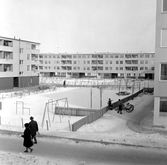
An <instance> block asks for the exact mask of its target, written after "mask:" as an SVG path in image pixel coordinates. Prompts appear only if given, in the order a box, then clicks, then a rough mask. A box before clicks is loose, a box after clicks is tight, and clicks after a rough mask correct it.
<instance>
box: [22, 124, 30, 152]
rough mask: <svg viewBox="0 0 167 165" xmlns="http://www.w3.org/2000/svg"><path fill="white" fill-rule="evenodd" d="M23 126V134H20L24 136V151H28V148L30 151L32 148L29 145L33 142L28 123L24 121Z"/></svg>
mask: <svg viewBox="0 0 167 165" xmlns="http://www.w3.org/2000/svg"><path fill="white" fill-rule="evenodd" d="M24 126H25V130H24V134H23V135H21V136H22V137H23V138H24V141H23V146H24V147H26V150H25V151H24V152H28V149H29V150H30V152H32V151H33V149H32V148H31V147H32V146H33V142H32V137H31V132H30V128H29V124H28V123H25V124H24Z"/></svg>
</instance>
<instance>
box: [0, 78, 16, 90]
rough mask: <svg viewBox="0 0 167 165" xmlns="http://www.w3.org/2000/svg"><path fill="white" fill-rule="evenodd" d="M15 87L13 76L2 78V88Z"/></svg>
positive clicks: (0, 87) (0, 82)
mask: <svg viewBox="0 0 167 165" xmlns="http://www.w3.org/2000/svg"><path fill="white" fill-rule="evenodd" d="M12 88H13V77H4V78H0V90H5V89H12Z"/></svg>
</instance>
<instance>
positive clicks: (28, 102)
mask: <svg viewBox="0 0 167 165" xmlns="http://www.w3.org/2000/svg"><path fill="white" fill-rule="evenodd" d="M82 90H83V91H84V92H85V93H87V95H84V94H83V95H82V99H80V100H81V102H80V101H79V99H78V100H77V101H76V94H77V92H78V91H82ZM98 91H99V90H96V89H93V95H92V98H93V108H99V100H100V98H99V95H98ZM116 92H117V91H116V90H103V106H106V104H107V101H108V98H109V97H110V98H112V99H113V101H117V100H118V99H119V98H123V97H120V96H117V95H115V93H116ZM74 93H75V97H74V96H73V95H74ZM63 96H64V97H65V96H69V97H68V102H69V107H90V89H89V88H88V89H87V88H84V89H82V88H59V89H58V90H57V91H52V92H47V93H42V94H38V95H27V96H23V97H14V98H5V99H2V100H0V101H1V102H2V110H0V116H1V120H0V122H1V125H0V129H2V130H12V131H18V132H23V130H24V128H23V127H22V125H23V124H24V123H25V122H29V117H30V116H34V119H35V120H36V121H37V122H38V124H39V127H40V128H39V132H40V135H38V138H40V136H43V135H47V136H49V135H50V136H57V137H63V138H71V139H73V138H75V139H83V140H89V141H95V142H97V141H99V142H108V143H111V144H112V143H113V144H114V143H116V144H120V145H124V144H128V145H131V146H145V147H149V148H163V149H167V143H166V142H167V136H166V135H161V134H159V133H154V134H146V133H137V132H134V131H132V130H131V129H129V128H128V126H127V125H126V123H127V120H128V119H129V117H130V116H131V117H133V115H135V114H137V113H138V112H139V111H140V110H142V109H143V108H145V107H146V106H148V105H149V103H150V102H151V101H152V100H153V96H152V95H142V96H139V97H137V98H135V99H134V100H131V101H130V103H132V104H133V105H135V110H134V111H133V112H132V113H127V112H123V114H122V115H120V114H117V113H116V111H114V110H113V111H108V112H107V113H106V114H104V116H103V117H101V118H100V119H98V120H96V121H95V122H93V123H91V124H87V125H84V126H82V127H81V128H80V129H78V131H76V132H71V131H70V127H69V123H70V124H72V123H74V122H75V121H77V120H79V119H81V118H82V117H74V116H64V115H56V116H55V119H54V122H52V123H51V127H48V129H49V130H47V127H46V124H45V126H44V127H43V128H42V127H41V123H42V117H43V113H44V107H45V104H46V102H47V101H48V100H49V99H58V98H62V97H63ZM70 96H71V97H70ZM17 101H21V102H24V106H25V107H26V108H30V114H29V111H28V109H25V111H24V112H22V109H21V106H20V105H18V108H17V111H16V102H17ZM84 103H85V105H84ZM59 104H60V105H61V106H64V102H63V101H61V102H59ZM52 117H53V116H52ZM52 117H51V119H52ZM141 123H142V125H143V126H144V127H147V128H150V129H151V128H152V118H151V117H147V116H146V118H144V119H143V121H142V122H141ZM6 136H7V135H6ZM45 140H46V139H45ZM0 163H1V164H4V165H6V164H25V165H27V164H31V165H33V164H39V165H42V164H49V165H51V164H66V163H67V162H65V161H63V160H51V159H49V158H47V157H45V158H44V157H38V156H34V155H33V154H32V155H26V154H25V153H22V152H20V154H17V153H12V152H10V151H9V152H5V151H0ZM82 163H83V164H84V162H81V164H82Z"/></svg>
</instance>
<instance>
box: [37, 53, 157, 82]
mask: <svg viewBox="0 0 167 165" xmlns="http://www.w3.org/2000/svg"><path fill="white" fill-rule="evenodd" d="M154 60H155V53H93V54H91V53H90V54H79V53H76V54H75V53H74V54H67V53H64V54H61V53H60V54H54V53H52V54H51V53H48V54H46V53H41V54H40V55H39V72H40V75H41V76H44V77H67V78H68V77H71V78H83V77H98V78H144V79H154Z"/></svg>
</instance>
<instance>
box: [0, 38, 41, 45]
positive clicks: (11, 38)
mask: <svg viewBox="0 0 167 165" xmlns="http://www.w3.org/2000/svg"><path fill="white" fill-rule="evenodd" d="M0 38H4V39H8V40H16V41H19V40H20V41H23V42H29V43H34V44H41V43H39V42H33V41H27V40H21V39H20V38H19V39H16V38H15V37H14V38H9V37H2V36H0Z"/></svg>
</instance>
